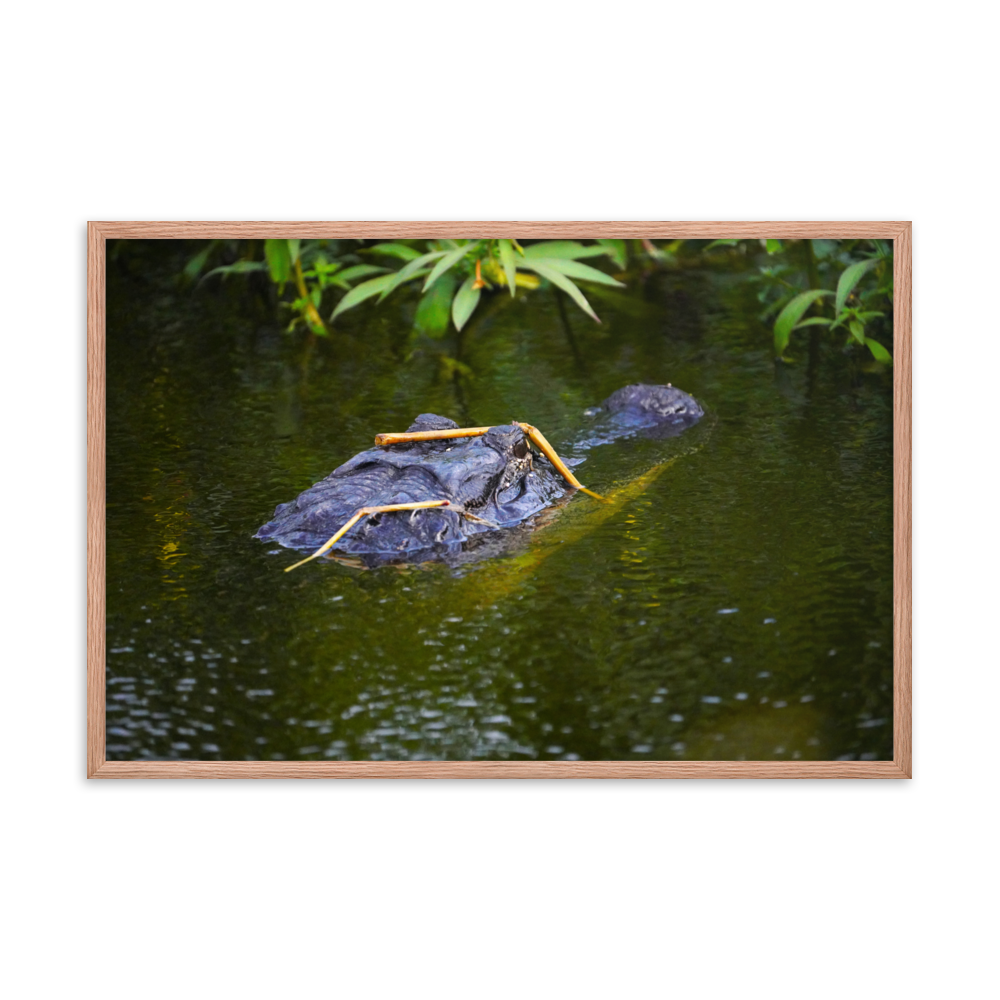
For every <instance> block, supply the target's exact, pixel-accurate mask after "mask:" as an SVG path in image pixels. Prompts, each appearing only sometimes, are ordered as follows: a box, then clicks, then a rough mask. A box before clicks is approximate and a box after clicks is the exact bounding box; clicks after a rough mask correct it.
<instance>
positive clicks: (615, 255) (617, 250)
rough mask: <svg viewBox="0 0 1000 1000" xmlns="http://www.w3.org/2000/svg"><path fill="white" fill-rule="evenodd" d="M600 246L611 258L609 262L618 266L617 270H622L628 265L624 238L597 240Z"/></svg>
mask: <svg viewBox="0 0 1000 1000" xmlns="http://www.w3.org/2000/svg"><path fill="white" fill-rule="evenodd" d="M597 242H598V243H599V244H600V245H601V246H602V247H604V251H605V253H607V255H608V256H609V257H610V258H611V263H612V264H614V265H615V267H617V268H618V270H619V271H624V270H625V268H626V267H627V266H628V249H627V248H626V244H625V241H624V240H598V241H597Z"/></svg>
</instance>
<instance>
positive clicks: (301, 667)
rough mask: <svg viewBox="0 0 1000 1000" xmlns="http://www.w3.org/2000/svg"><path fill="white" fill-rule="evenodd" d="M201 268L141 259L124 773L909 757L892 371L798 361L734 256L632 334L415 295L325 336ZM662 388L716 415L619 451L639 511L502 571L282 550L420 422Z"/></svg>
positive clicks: (132, 263) (127, 535)
mask: <svg viewBox="0 0 1000 1000" xmlns="http://www.w3.org/2000/svg"><path fill="white" fill-rule="evenodd" d="M184 260H185V251H184V249H183V248H178V247H177V246H175V245H172V244H170V243H163V244H157V243H149V244H145V245H143V246H139V247H130V248H128V252H125V253H121V254H119V255H118V257H117V260H114V259H113V260H112V264H111V265H110V268H109V282H108V284H109V290H108V526H107V542H108V716H107V727H108V728H107V734H108V757H109V759H144V758H198V759H209V760H217V759H223V760H252V759H265V760H282V759H316V760H322V759H335V760H337V759H343V760H349V759H373V760H384V759H409V760H415V759H429V758H435V759H436V758H448V759H568V760H575V759H584V760H588V759H589V760H605V759H654V760H655V759H666V760H679V759H688V760H692V759H730V760H732V759H736V760H739V759H751V760H752V759H769V760H773V759H813V760H823V759H835V758H846V759H867V760H871V759H888V758H891V755H892V722H891V716H892V699H891V677H892V547H891V535H892V511H891V496H892V440H891V438H892V433H891V432H892V414H891V377H890V376H889V374H888V373H885V372H880V371H877V370H874V366H871V365H866V364H865V362H864V361H863V360H862V359H859V358H857V357H855V356H850V355H845V354H841V353H839V352H837V351H835V350H834V349H832V348H823V351H822V352H820V353H819V355H818V356H817V357H814V358H813V359H812V362H811V363H810V365H806V364H805V363H803V364H801V365H795V366H791V365H790V366H783V367H781V368H780V369H779V370H777V371H776V370H775V366H774V364H773V362H772V360H771V356H770V352H769V350H768V344H769V337H768V334H767V332H766V331H765V330H764V329H763V328H762V327H761V325H760V324H759V322H758V321H757V319H756V318H755V315H756V309H755V305H756V303H755V301H754V299H753V298H752V296H750V295H746V294H744V291H743V285H742V283H741V282H740V280H739V276H735V277H734V276H733V275H726V274H720V273H716V272H711V271H707V270H699V271H691V272H685V271H681V272H679V273H671V274H669V275H668V276H664V275H653V276H652V277H651V278H650V279H649V280H647V281H646V282H645V283H643V282H637V283H636V284H634V285H633V286H632V287H630V290H629V298H628V299H627V300H625V301H619V303H618V304H617V305H612V304H610V303H609V302H607V301H604V302H602V304H601V309H600V311H601V314H602V319H603V320H604V323H603V325H602V326H601V327H597V326H595V325H593V324H592V323H591V322H590V321H589V320H586V319H585V318H584V317H582V316H581V315H579V314H574V313H572V312H570V311H569V310H567V311H566V313H565V319H566V322H564V316H563V315H562V314H561V311H560V309H559V308H558V306H557V303H556V301H555V300H554V299H553V298H552V297H551V296H549V295H547V294H546V293H544V292H539V293H535V294H534V295H533V296H532V297H531V299H530V300H528V301H523V300H517V301H512V300H510V299H509V297H506V296H496V297H495V300H494V301H493V302H491V303H490V309H489V311H487V312H486V313H485V314H484V316H483V318H482V319H481V320H477V321H476V322H474V323H473V324H471V325H470V327H469V328H468V331H467V334H466V335H464V336H463V342H462V343H461V344H456V343H455V342H454V341H452V342H445V343H436V342H433V341H426V340H425V341H412V340H411V339H410V334H409V316H410V312H411V310H412V303H406V302H404V301H401V302H395V303H394V302H393V301H392V300H389V301H387V302H386V303H385V304H384V305H383V306H382V307H381V308H380V309H379V310H378V311H376V310H374V309H370V310H369V309H359V310H357V312H356V313H355V314H348V315H349V316H350V317H351V320H350V325H345V327H344V328H343V330H342V331H340V332H338V333H337V334H335V335H334V336H333V337H331V338H329V340H322V341H318V342H316V343H315V344H313V345H307V346H303V343H302V341H301V340H300V339H297V338H292V337H289V336H287V335H285V334H283V333H282V332H281V329H280V326H279V324H278V321H277V319H276V317H275V314H274V312H273V311H272V309H271V308H270V306H269V305H268V304H267V303H266V302H265V301H263V300H262V299H258V298H257V297H255V293H254V292H253V290H252V289H251V288H249V287H248V286H247V285H246V284H242V285H241V284H239V283H237V282H236V281H232V282H230V283H229V285H227V286H226V287H224V288H221V289H217V290H215V289H211V290H207V291H206V290H204V289H203V290H201V291H197V292H194V293H192V292H190V291H187V290H178V289H177V288H176V285H175V284H174V282H173V277H172V276H173V274H175V273H176V272H177V271H179V270H180V267H181V266H182V265H183V261H184ZM529 301H530V304H528V303H529ZM567 322H568V325H567ZM442 350H447V352H448V353H450V354H452V355H453V356H455V354H456V352H459V351H460V352H461V360H462V361H463V362H464V363H465V364H467V365H469V366H470V367H471V368H472V370H473V371H474V373H475V378H473V379H463V380H462V381H461V382H459V383H456V382H455V381H454V380H453V379H452V378H451V377H450V376H446V375H445V374H444V370H443V367H442V365H441V362H440V354H441V352H442ZM632 381H647V382H672V383H673V384H674V385H679V386H681V387H682V388H684V389H685V390H687V391H689V392H691V393H692V394H693V395H694V396H695V397H696V398H697V399H699V401H701V402H702V404H703V405H704V406H705V408H706V410H707V411H708V412H709V417H708V418H706V420H705V421H703V422H702V424H700V425H699V426H698V427H696V428H694V429H693V430H692V431H689V432H687V433H686V434H685V435H683V436H682V437H681V438H679V439H675V440H672V441H659V442H656V441H630V442H623V443H621V444H619V445H611V446H604V447H599V448H595V449H593V450H591V451H588V452H587V453H586V463H585V464H583V465H581V466H580V467H579V470H578V473H577V474H578V475H580V477H581V479H582V480H583V481H584V482H585V483H586V484H587V485H588V486H590V487H592V488H593V489H596V490H598V491H599V492H601V493H603V494H605V495H608V496H613V497H614V498H616V499H615V500H614V502H612V503H611V504H608V505H606V507H602V506H601V505H599V504H597V502H596V501H592V500H590V499H589V498H586V497H584V496H581V495H577V496H575V497H573V498H572V499H571V500H570V501H569V502H568V503H567V504H566V505H565V506H563V507H562V508H561V509H559V510H556V511H553V512H552V513H551V514H550V515H549V516H548V517H547V519H546V520H547V521H548V523H547V524H545V525H544V527H542V528H540V530H537V531H536V532H534V533H525V537H524V538H523V539H521V540H520V544H519V545H518V546H517V547H515V548H514V549H513V550H512V551H511V552H510V553H509V554H508V555H506V556H504V557H502V558H499V559H493V560H487V561H484V562H480V563H474V564H471V565H469V566H466V567H463V568H462V569H461V570H460V571H458V572H454V571H452V570H449V569H448V568H447V567H444V566H441V565H433V566H431V565H428V566H408V567H395V568H393V567H386V568H382V569H378V570H371V571H367V570H359V569H356V568H354V567H352V566H350V565H344V564H342V563H340V562H338V561H335V560H326V561H319V562H317V563H313V564H310V565H309V566H307V567H303V568H302V569H301V570H297V571H296V572H295V573H291V574H285V573H283V572H281V570H282V569H283V567H284V566H285V565H287V564H288V563H289V562H290V561H294V558H295V557H294V556H293V555H292V554H291V553H289V552H288V551H287V550H282V549H280V548H276V547H275V548H274V549H272V548H270V547H267V546H264V545H262V544H261V543H260V542H257V541H254V540H253V539H252V538H251V536H252V535H253V533H254V532H255V531H256V529H257V528H258V527H259V525H260V524H262V523H263V522H264V521H266V520H267V519H268V518H269V517H270V515H271V513H272V511H273V509H274V507H275V505H276V504H278V503H280V502H285V501H288V500H290V499H292V498H294V497H295V496H296V495H297V494H298V493H299V492H300V491H301V490H302V489H303V488H304V487H306V486H308V485H309V484H311V483H313V482H315V481H317V480H318V479H321V478H322V477H324V476H325V475H326V474H327V473H329V472H330V470H331V469H333V468H334V467H335V466H336V465H338V464H340V463H341V462H343V461H344V460H345V459H346V458H348V457H350V456H351V455H353V454H354V453H356V452H358V451H360V450H362V449H363V448H366V447H368V446H369V445H370V443H371V440H372V438H373V436H374V435H375V433H377V432H379V431H386V430H396V429H399V428H401V427H406V426H408V424H409V423H410V421H411V420H412V418H413V417H414V416H415V415H416V414H417V413H420V412H428V411H430V412H437V413H441V414H444V415H447V416H451V417H453V418H454V419H456V420H458V421H459V423H462V424H482V423H502V422H507V421H509V420H511V419H514V418H516V419H520V420H526V421H530V422H531V423H533V424H535V425H536V426H538V427H540V428H541V429H542V430H543V431H544V432H545V434H546V436H547V437H549V439H550V440H551V441H552V442H553V443H554V444H556V445H557V447H558V445H559V443H560V442H566V441H569V440H571V439H573V437H574V436H576V434H578V432H579V431H580V429H581V427H584V426H585V423H586V419H587V418H586V417H584V416H583V411H584V410H585V409H586V408H587V407H588V406H592V405H593V404H594V403H597V402H599V401H600V400H601V399H603V398H604V397H605V396H607V395H608V394H609V393H610V392H611V391H613V390H614V389H617V388H618V387H620V386H621V385H624V384H626V383H628V382H632ZM584 471H585V473H586V474H585V476H584Z"/></svg>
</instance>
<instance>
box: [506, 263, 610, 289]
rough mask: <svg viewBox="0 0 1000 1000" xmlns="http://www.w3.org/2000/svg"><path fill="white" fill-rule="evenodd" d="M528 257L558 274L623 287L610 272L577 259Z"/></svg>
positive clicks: (523, 265)
mask: <svg viewBox="0 0 1000 1000" xmlns="http://www.w3.org/2000/svg"><path fill="white" fill-rule="evenodd" d="M529 259H530V260H531V261H532V263H537V264H544V265H545V266H546V267H551V268H553V270H556V271H558V272H559V273H560V274H565V275H566V276H567V277H568V278H576V279H577V281H593V282H595V283H596V284H598V285H610V286H611V287H612V288H624V287H625V284H624V282H621V281H618V280H617V279H616V278H612V277H611V275H610V274H605V273H604V272H603V271H598V270H597V268H596V267H591V266H590V265H589V264H581V263H580V262H579V261H575V260H565V259H561V258H559V257H546V258H544V259H541V260H536V259H535V258H529ZM521 266H522V267H528V266H530V265H528V264H527V263H525V264H522V265H521Z"/></svg>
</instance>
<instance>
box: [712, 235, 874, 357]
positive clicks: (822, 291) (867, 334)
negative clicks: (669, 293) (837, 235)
mask: <svg viewBox="0 0 1000 1000" xmlns="http://www.w3.org/2000/svg"><path fill="white" fill-rule="evenodd" d="M752 242H753V241H732V240H730V241H721V240H715V241H713V242H712V243H710V244H709V245H708V246H707V247H705V250H704V251H703V253H704V252H706V251H708V250H709V249H712V248H713V247H714V246H717V245H719V244H721V243H728V244H731V245H734V246H737V245H740V244H741V243H743V244H744V249H748V246H747V245H748V244H750V243H752ZM762 242H763V243H764V244H765V249H766V251H767V253H768V256H769V258H770V257H773V258H774V261H775V262H774V263H768V264H766V265H761V266H759V267H758V268H757V274H756V275H755V276H754V278H753V279H751V280H753V281H754V282H755V283H756V284H757V285H758V286H759V291H758V296H757V297H758V299H759V300H760V302H761V303H762V305H763V306H764V309H763V312H762V313H761V318H762V319H767V318H769V317H770V316H772V315H776V319H775V321H774V330H773V335H774V352H775V355H776V356H777V357H778V358H780V359H782V360H787V358H786V356H785V352H786V350H787V349H788V347H789V345H790V344H791V343H792V334H793V333H794V332H795V331H797V330H802V329H805V328H807V327H822V328H825V329H826V330H827V331H828V333H834V332H835V331H837V330H842V331H843V332H844V333H846V334H847V340H846V344H845V347H850V346H852V345H857V346H860V347H867V348H868V351H869V352H870V353H871V356H872V357H873V358H874V359H875V360H876V361H878V362H881V363H883V364H892V355H891V354H890V353H889V351H888V350H887V348H886V347H885V346H884V345H883V344H882V343H880V342H879V341H878V340H876V339H875V338H874V336H873V333H874V332H878V333H883V332H884V333H886V334H888V335H889V336H890V338H891V330H892V327H891V323H889V322H886V321H887V319H888V317H891V315H892V250H891V247H890V246H889V245H888V244H886V243H884V242H883V241H881V240H870V241H865V240H851V241H841V240H784V241H782V240H766V241H762ZM859 258H860V259H859ZM824 283H827V284H834V283H835V284H836V290H835V291H834V290H833V289H831V288H828V287H822V285H823V284H824ZM803 284H808V285H812V287H809V288H806V289H803V288H802V285H803ZM830 299H833V302H832V315H829V314H827V315H821V314H817V315H813V316H808V317H806V318H803V317H805V316H806V313H807V312H808V311H809V310H810V309H812V308H814V307H815V308H817V309H820V308H821V307H822V306H823V303H824V302H829V300H830ZM871 306H881V307H882V308H871Z"/></svg>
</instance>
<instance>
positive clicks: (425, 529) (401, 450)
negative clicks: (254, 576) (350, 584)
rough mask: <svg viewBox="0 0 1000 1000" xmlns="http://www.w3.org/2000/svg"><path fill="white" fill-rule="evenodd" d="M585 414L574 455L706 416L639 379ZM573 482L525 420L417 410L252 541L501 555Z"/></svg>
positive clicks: (379, 558) (356, 551)
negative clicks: (487, 421)
mask: <svg viewBox="0 0 1000 1000" xmlns="http://www.w3.org/2000/svg"><path fill="white" fill-rule="evenodd" d="M585 414H586V415H587V416H588V417H589V418H591V420H592V424H591V426H590V427H589V428H588V429H587V431H586V432H585V433H584V434H583V435H582V436H581V437H580V438H579V439H578V440H577V441H575V442H574V443H573V445H572V447H573V448H574V450H575V451H585V450H587V449H589V448H593V447H596V446H598V445H603V444H608V443H611V442H613V441H618V440H621V439H623V438H628V437H635V436H644V437H670V436H674V435H677V434H680V433H682V432H683V431H684V430H686V429H687V428H688V427H691V426H692V425H693V424H695V423H697V421H698V420H700V419H701V417H702V416H704V412H703V410H702V408H701V406H700V405H699V404H698V402H697V401H696V400H695V399H694V398H693V397H692V396H689V395H688V394H687V393H685V392H682V391H681V390H680V389H677V388H675V387H673V386H672V385H642V384H636V385H627V386H625V387H624V388H622V389H619V390H618V391H617V392H615V393H612V395H610V396H609V397H608V398H607V399H605V400H604V402H603V403H601V404H600V406H598V407H594V408H592V409H589V410H586V411H585ZM532 445H535V447H536V448H537V449H538V452H539V453H538V454H536V453H535V451H533V449H532ZM581 461H583V459H580V458H577V459H575V460H572V462H571V464H574V465H576V464H579V462H581ZM576 490H583V491H584V492H587V493H589V492H590V491H589V490H586V489H585V488H584V487H583V486H582V484H581V483H580V482H579V481H578V480H577V479H576V478H575V476H574V475H573V473H572V472H571V471H570V469H569V468H568V466H567V465H566V463H564V462H563V461H562V460H561V459H560V458H559V456H558V455H557V454H556V453H555V451H554V450H553V449H552V447H551V446H550V445H549V444H548V442H547V441H546V440H545V438H544V435H542V434H541V433H540V432H539V431H538V430H537V429H536V428H534V427H532V426H531V425H529V424H522V423H519V422H512V423H510V424H503V425H499V426H492V427H475V428H460V427H459V426H458V424H456V423H455V422H454V421H453V420H449V419H448V418H447V417H442V416H438V415H437V414H433V413H422V414H420V416H418V417H417V418H416V420H415V421H414V422H413V423H412V424H411V425H410V427H409V428H408V429H407V431H405V432H403V433H400V434H380V435H378V437H377V438H376V447H374V448H370V449H368V450H367V451H363V452H361V453H360V454H358V455H355V456H354V457H353V458H352V459H350V460H349V461H347V462H345V463H344V464H343V465H341V466H339V467H338V468H336V469H334V471H333V472H331V473H330V475H329V476H327V477H326V479H323V480H322V481H320V482H318V483H315V484H314V485H313V486H311V487H310V488H309V489H307V490H305V491H304V492H302V493H300V494H299V496H298V497H297V498H296V499H295V500H293V501H291V502H290V503H284V504H279V505H278V507H277V508H276V509H275V511H274V517H273V518H272V520H270V521H268V522H267V524H265V525H263V526H262V527H261V528H260V529H259V530H258V531H257V533H256V534H255V535H254V537H255V538H259V539H262V540H265V541H276V542H278V543H279V544H280V545H282V546H284V547H286V548H290V549H297V550H300V551H301V550H316V551H315V552H314V553H313V556H310V557H309V558H313V557H315V556H317V555H321V554H323V553H324V552H326V551H329V550H331V549H333V548H335V549H336V554H338V555H341V556H343V555H348V556H355V557H360V559H361V562H362V564H363V565H366V566H375V565H384V564H386V563H411V562H425V561H439V562H445V563H448V564H450V565H456V564H458V563H461V562H467V561H471V560H474V559H480V558H484V557H487V556H490V555H495V554H498V553H500V552H502V551H504V550H505V538H504V536H505V535H506V534H509V533H510V530H511V529H514V528H517V527H519V526H522V525H530V524H531V523H532V521H533V519H534V518H535V515H538V514H539V513H540V512H541V511H543V510H544V509H546V508H548V507H551V506H553V505H554V504H556V503H558V502H559V501H560V500H563V498H566V497H568V496H569V495H571V494H572V493H574V492H575V491H576ZM591 495H592V496H594V497H596V498H597V500H598V501H599V500H600V499H601V498H600V497H598V496H597V494H591ZM331 554H333V553H331ZM307 561H308V559H304V560H302V562H307ZM295 565H296V566H298V565H301V563H296V564H295ZM288 568H289V569H293V568H294V567H288Z"/></svg>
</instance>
